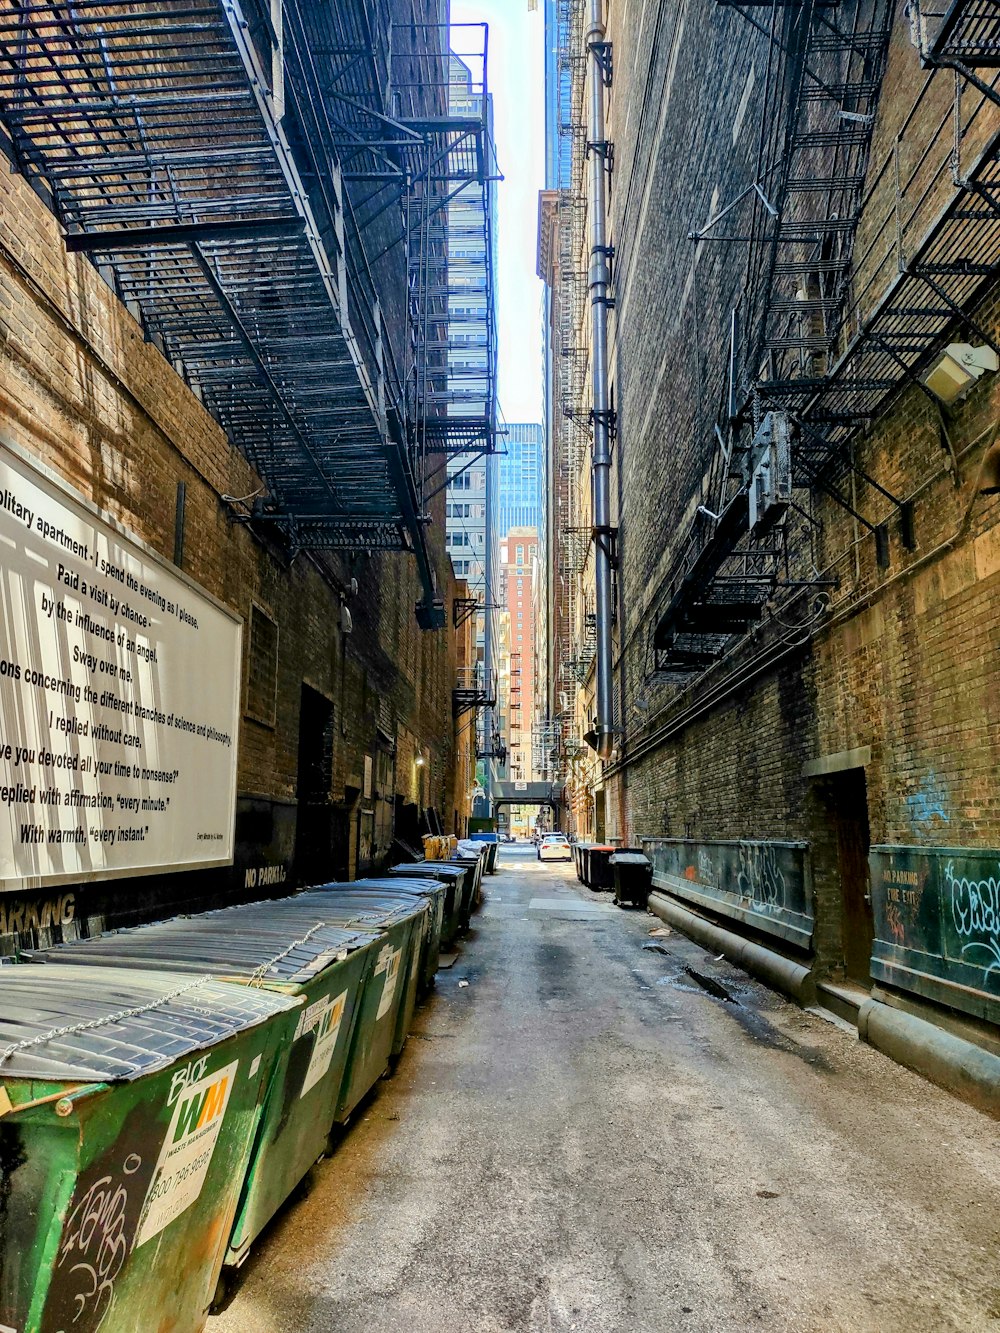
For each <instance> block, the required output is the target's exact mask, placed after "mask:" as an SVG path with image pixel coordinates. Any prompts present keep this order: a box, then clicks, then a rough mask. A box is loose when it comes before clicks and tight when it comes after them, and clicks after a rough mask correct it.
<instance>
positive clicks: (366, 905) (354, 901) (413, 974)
mask: <svg viewBox="0 0 1000 1333" xmlns="http://www.w3.org/2000/svg"><path fill="white" fill-rule="evenodd" d="M306 892H307V893H308V895H309V896H310V897H311V896H312V895H313V894H314V893H320V894H323V895H328V896H329V899H330V903H329V904H328V905H326V906H324V909H323V912H324V917H325V919H327V920H329V921H334V917H333V915H332V913H333V911H339V912H342V913H343V914H344V916H343V918H342V919H341V920H338V921H336V924H337V925H351V926H357V927H358V928H359V929H362V930H379V931H387V930H390V929H391V930H393V931H394V930H395V929H396V927H397V926H398V925H402V926H403V927H404V930H405V932H406V947H405V949H404V952H403V954H402V956H401V958H400V961H399V963H398V964H397V963H394V962H390V963H389V964H388V966H398V967H399V981H398V985H397V988H396V989H397V991H398V994H399V1008H398V1010H397V1011H396V1018H395V1023H394V1027H393V1038H392V1050H391V1054H392V1056H393V1058H395V1057H397V1056H398V1055H399V1054H400V1052H401V1051H402V1049H403V1047H404V1046H405V1045H406V1038H407V1037H408V1035H409V1032H410V1027H411V1025H412V1023H413V1013H414V1010H415V1009H416V1007H417V992H418V990H419V988H420V965H421V954H422V951H423V947H424V940H425V939H426V936H427V932H428V928H429V921H430V915H431V905H430V903H429V901H428V900H427V899H426V898H414V897H413V895H412V894H408V893H400V892H398V891H395V890H394V889H380V890H377V891H376V890H371V889H369V890H365V889H358V888H357V887H356V883H354V882H352V883H347V884H323V885H320V886H318V887H317V888H315V889H309V890H307V891H306ZM302 896H305V895H302ZM386 986H387V989H391V982H389V981H387V983H386Z"/></svg>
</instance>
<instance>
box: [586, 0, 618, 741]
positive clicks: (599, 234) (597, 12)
mask: <svg viewBox="0 0 1000 1333" xmlns="http://www.w3.org/2000/svg"><path fill="white" fill-rule="evenodd" d="M604 36H605V32H604V0H590V23H589V25H588V31H587V49H588V51H589V52H590V120H589V125H588V135H587V138H588V143H589V153H590V200H589V203H590V272H589V280H588V285H589V289H590V327H591V347H590V352H591V367H592V389H593V420H594V447H593V455H592V459H591V492H592V501H593V528H594V591H595V600H596V611H597V690H596V701H595V702H596V705H597V727H596V730H597V745H596V746H595V749H596V750H597V753H598V755H599V756H600V757H601V758H602V759H607V758H609V757H610V755H611V752H612V750H613V749H614V683H613V680H612V657H611V623H612V617H613V612H614V608H613V606H612V596H611V586H612V585H611V414H610V410H609V406H610V405H609V400H608V287H609V285H610V282H611V269H610V264H609V262H608V239H607V160H608V159H607V142H606V139H605V129H604V73H603V68H602V65H601V56H602V52H603V50H604V47H603V43H604Z"/></svg>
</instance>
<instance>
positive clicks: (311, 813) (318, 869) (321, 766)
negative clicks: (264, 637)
mask: <svg viewBox="0 0 1000 1333" xmlns="http://www.w3.org/2000/svg"><path fill="white" fill-rule="evenodd" d="M332 783H333V704H332V703H331V702H330V700H329V699H327V698H326V697H325V696H324V695H322V694H320V693H319V692H318V691H317V690H314V689H311V688H310V687H309V686H308V685H303V686H302V700H301V704H300V707H299V772H298V802H299V814H298V823H297V826H296V836H295V867H296V875H297V877H298V880H299V883H300V884H321V883H323V881H324V880H328V879H330V878H331V877H332V874H333V865H334V859H335V858H334V856H333V841H334V829H335V825H336V819H335V811H334V807H333V805H332V804H331V799H330V796H331V792H330V788H331V785H332Z"/></svg>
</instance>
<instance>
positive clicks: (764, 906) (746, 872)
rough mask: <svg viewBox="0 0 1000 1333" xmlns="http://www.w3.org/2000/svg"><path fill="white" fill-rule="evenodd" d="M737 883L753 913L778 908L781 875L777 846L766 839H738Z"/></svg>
mask: <svg viewBox="0 0 1000 1333" xmlns="http://www.w3.org/2000/svg"><path fill="white" fill-rule="evenodd" d="M739 855H740V861H739V873H738V875H737V882H738V883H739V886H740V894H741V896H742V897H744V898H746V900H747V902H748V903H749V904H750V906H751V908H752V909H753V910H754V911H755V912H774V911H781V910H782V909H783V908H784V906H785V877H784V875H783V874H782V873H781V866H780V864H779V858H778V851H777V848H776V847H775V846H774V845H773V844H772V843H768V842H741V843H740V853H739Z"/></svg>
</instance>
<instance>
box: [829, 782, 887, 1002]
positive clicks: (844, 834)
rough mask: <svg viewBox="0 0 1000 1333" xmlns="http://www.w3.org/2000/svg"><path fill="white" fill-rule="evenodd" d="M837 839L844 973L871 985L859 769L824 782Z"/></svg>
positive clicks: (864, 792) (864, 807)
mask: <svg viewBox="0 0 1000 1333" xmlns="http://www.w3.org/2000/svg"><path fill="white" fill-rule="evenodd" d="M826 786H827V792H828V800H829V808H830V813H831V815H832V817H833V821H834V828H835V831H836V835H837V859H838V865H839V871H840V904H841V924H842V935H843V945H844V970H845V972H846V974H847V977H848V979H849V980H850V981H857V982H860V983H862V984H863V985H865V986H868V985H870V984H871V956H872V942H873V940H874V938H875V923H874V920H873V917H872V900H871V882H870V880H869V875H868V850H869V847H870V843H871V837H870V833H869V828H868V785H867V783H866V782H865V770H864V769H863V768H849V769H846V770H845V771H844V772H843V773H834V774H831V776H830V777H829V778H828V779H827V780H826Z"/></svg>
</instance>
